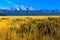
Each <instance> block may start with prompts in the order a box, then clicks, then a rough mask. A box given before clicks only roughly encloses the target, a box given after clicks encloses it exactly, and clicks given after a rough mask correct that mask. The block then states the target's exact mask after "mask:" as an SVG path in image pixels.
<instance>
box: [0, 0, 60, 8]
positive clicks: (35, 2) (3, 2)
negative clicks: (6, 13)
mask: <svg viewBox="0 0 60 40" xmlns="http://www.w3.org/2000/svg"><path fill="white" fill-rule="evenodd" d="M21 5H24V6H26V7H33V8H35V9H60V0H0V8H7V7H20V6H21Z"/></svg>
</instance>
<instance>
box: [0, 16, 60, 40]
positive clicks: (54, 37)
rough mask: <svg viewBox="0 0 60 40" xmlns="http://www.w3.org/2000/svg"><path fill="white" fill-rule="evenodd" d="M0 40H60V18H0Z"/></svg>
mask: <svg viewBox="0 0 60 40" xmlns="http://www.w3.org/2000/svg"><path fill="white" fill-rule="evenodd" d="M0 40H60V16H0Z"/></svg>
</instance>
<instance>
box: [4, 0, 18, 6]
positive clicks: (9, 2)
mask: <svg viewBox="0 0 60 40" xmlns="http://www.w3.org/2000/svg"><path fill="white" fill-rule="evenodd" d="M5 2H7V3H8V4H11V5H13V6H14V7H18V6H19V5H18V4H14V3H13V2H11V1H9V0H7V1H5Z"/></svg>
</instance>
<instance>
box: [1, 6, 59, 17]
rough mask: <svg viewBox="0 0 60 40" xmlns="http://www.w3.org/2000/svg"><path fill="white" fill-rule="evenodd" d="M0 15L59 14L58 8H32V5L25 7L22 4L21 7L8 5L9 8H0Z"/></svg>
mask: <svg viewBox="0 0 60 40" xmlns="http://www.w3.org/2000/svg"><path fill="white" fill-rule="evenodd" d="M0 15H18V16H19V15H60V10H58V9H53V10H47V9H42V10H41V9H40V10H37V9H33V8H32V7H29V8H26V7H24V6H21V7H14V8H12V7H9V8H0Z"/></svg>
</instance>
